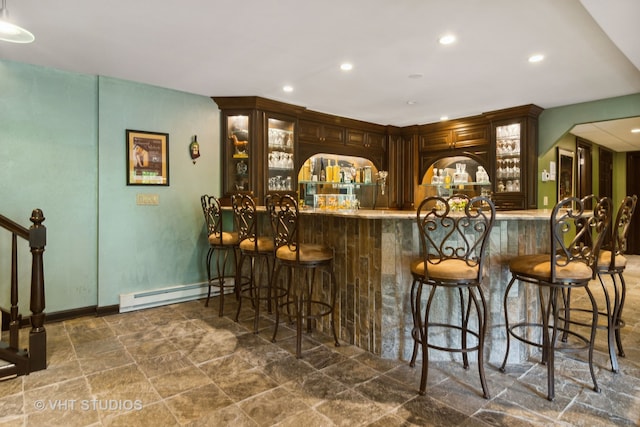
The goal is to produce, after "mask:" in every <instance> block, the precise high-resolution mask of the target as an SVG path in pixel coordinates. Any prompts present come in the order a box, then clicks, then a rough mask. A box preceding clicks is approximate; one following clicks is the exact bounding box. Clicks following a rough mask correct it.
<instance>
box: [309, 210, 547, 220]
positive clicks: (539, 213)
mask: <svg viewBox="0 0 640 427" xmlns="http://www.w3.org/2000/svg"><path fill="white" fill-rule="evenodd" d="M300 212H301V213H302V214H306V215H330V216H341V217H347V218H366V219H385V218H387V219H411V220H415V219H416V211H408V210H393V209H375V210H373V209H359V210H357V211H350V210H333V211H332V210H326V209H322V210H320V209H313V208H305V209H302V210H301V211H300ZM550 215H551V210H550V209H528V210H516V211H497V212H496V220H501V219H523V220H548V219H549V217H550Z"/></svg>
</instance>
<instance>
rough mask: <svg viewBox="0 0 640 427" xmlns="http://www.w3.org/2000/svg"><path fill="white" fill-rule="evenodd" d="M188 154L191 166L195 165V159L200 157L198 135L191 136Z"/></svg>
mask: <svg viewBox="0 0 640 427" xmlns="http://www.w3.org/2000/svg"><path fill="white" fill-rule="evenodd" d="M189 154H190V155H191V160H193V164H194V165H195V164H196V159H197V158H198V157H200V144H198V135H193V141H192V142H191V144H189Z"/></svg>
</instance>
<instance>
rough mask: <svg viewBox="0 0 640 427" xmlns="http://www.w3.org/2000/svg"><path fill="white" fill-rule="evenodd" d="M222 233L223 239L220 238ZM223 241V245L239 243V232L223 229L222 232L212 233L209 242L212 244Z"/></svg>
mask: <svg viewBox="0 0 640 427" xmlns="http://www.w3.org/2000/svg"><path fill="white" fill-rule="evenodd" d="M220 234H222V240H221V239H220ZM220 242H222V245H224V246H226V245H237V244H238V233H235V232H228V231H223V232H222V233H212V234H209V244H211V245H219V244H220Z"/></svg>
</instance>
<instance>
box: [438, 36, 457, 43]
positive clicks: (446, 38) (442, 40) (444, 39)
mask: <svg viewBox="0 0 640 427" xmlns="http://www.w3.org/2000/svg"><path fill="white" fill-rule="evenodd" d="M438 41H439V42H440V44H445V45H447V44H451V43H453V42H455V41H456V36H454V35H453V34H446V35H444V36H442V37H440V38H439V39H438Z"/></svg>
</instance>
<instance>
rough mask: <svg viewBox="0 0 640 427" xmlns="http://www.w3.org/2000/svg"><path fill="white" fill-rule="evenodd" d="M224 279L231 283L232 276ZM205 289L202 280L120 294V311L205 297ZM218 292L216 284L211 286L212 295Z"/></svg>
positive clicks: (216, 294) (206, 285) (124, 311)
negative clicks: (200, 281)
mask: <svg viewBox="0 0 640 427" xmlns="http://www.w3.org/2000/svg"><path fill="white" fill-rule="evenodd" d="M225 281H229V283H231V284H232V283H233V278H230V279H225ZM207 289H208V284H207V282H202V283H192V284H188V285H177V286H170V287H166V288H160V289H153V290H149V291H140V292H132V293H129V294H120V313H127V312H130V311H135V310H142V309H144V308H151V307H159V306H162V305H169V304H176V303H179V302H185V301H193V300H197V299H201V298H205V297H206V296H207ZM229 292H232V291H231V290H230V291H229ZM219 293H220V292H219V289H218V287H217V286H214V287H212V288H211V296H212V297H214V296H218V294H219Z"/></svg>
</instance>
